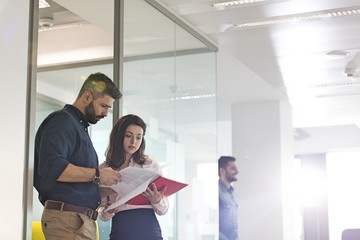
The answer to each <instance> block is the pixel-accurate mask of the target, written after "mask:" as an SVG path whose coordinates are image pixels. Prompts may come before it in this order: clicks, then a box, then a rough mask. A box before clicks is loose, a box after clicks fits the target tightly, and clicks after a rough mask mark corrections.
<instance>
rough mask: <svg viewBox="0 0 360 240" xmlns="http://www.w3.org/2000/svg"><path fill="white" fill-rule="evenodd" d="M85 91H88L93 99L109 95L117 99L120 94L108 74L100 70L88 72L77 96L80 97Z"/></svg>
mask: <svg viewBox="0 0 360 240" xmlns="http://www.w3.org/2000/svg"><path fill="white" fill-rule="evenodd" d="M85 91H90V92H91V93H92V95H93V97H94V99H98V98H100V97H103V96H104V95H109V96H110V97H112V98H113V99H114V100H118V99H120V98H121V96H122V94H121V92H120V91H119V89H118V88H117V87H116V86H115V84H114V82H113V81H112V80H111V79H110V78H109V77H108V76H106V75H105V74H103V73H100V72H97V73H93V74H90V76H89V77H88V78H87V79H86V80H85V82H84V84H83V85H82V87H81V89H80V92H79V95H78V97H77V98H80V97H81V96H82V95H83V94H84V92H85Z"/></svg>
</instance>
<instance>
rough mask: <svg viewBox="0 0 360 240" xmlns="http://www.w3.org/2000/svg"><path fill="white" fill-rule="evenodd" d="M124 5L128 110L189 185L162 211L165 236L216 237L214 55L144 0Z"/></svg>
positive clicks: (168, 171)
mask: <svg viewBox="0 0 360 240" xmlns="http://www.w3.org/2000/svg"><path fill="white" fill-rule="evenodd" d="M124 7H125V26H124V37H125V42H124V44H125V61H124V77H123V80H124V82H123V91H124V99H123V113H124V114H128V113H133V114H137V115H139V116H141V117H142V118H143V119H144V120H145V122H146V123H147V125H148V132H147V134H146V136H145V139H146V141H147V142H146V153H147V154H148V155H149V156H151V157H153V158H154V159H156V160H158V161H159V162H160V164H168V165H167V166H166V167H165V168H164V169H165V171H164V175H165V176H166V177H169V178H172V179H175V180H178V181H183V182H186V183H188V184H189V186H188V187H187V188H185V189H183V190H181V191H180V192H179V193H177V194H175V195H173V196H171V197H169V202H170V209H169V212H168V213H167V214H165V215H164V216H158V220H159V222H160V224H161V228H162V232H163V237H164V239H217V234H218V233H217V231H218V230H217V229H218V219H217V199H218V195H217V178H218V176H217V165H216V160H217V153H216V101H215V99H216V98H215V90H216V88H215V82H216V72H215V69H216V68H215V67H216V65H215V58H216V54H215V53H214V52H210V51H209V50H208V48H207V47H206V46H205V45H204V44H203V43H202V42H200V41H199V40H198V39H196V38H194V37H193V36H192V35H191V34H189V32H187V31H186V30H185V29H183V28H181V27H179V26H178V25H177V24H176V23H175V22H174V21H172V20H170V19H169V18H167V17H166V16H165V15H163V14H161V13H160V12H159V11H158V10H156V9H155V8H153V7H151V6H150V5H148V4H147V3H146V2H145V1H141V0H128V1H125V6H124ZM140 15H141V16H147V17H148V18H146V21H138V19H139V16H140ZM134 29H135V30H134ZM204 203H205V204H204Z"/></svg>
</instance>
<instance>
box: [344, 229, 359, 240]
mask: <svg viewBox="0 0 360 240" xmlns="http://www.w3.org/2000/svg"><path fill="white" fill-rule="evenodd" d="M359 239H360V229H359V228H352V229H345V230H344V231H343V232H342V234H341V240H359Z"/></svg>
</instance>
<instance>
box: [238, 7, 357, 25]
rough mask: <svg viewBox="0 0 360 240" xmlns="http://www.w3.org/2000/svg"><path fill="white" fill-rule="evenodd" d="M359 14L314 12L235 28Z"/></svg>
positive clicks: (355, 11) (350, 11)
mask: <svg viewBox="0 0 360 240" xmlns="http://www.w3.org/2000/svg"><path fill="white" fill-rule="evenodd" d="M357 14H360V9H350V10H339V11H328V12H323V11H321V12H314V13H313V14H311V15H302V14H301V15H300V14H296V15H290V16H285V17H276V18H271V19H269V20H264V21H255V22H246V23H238V24H234V25H233V28H249V27H258V26H265V25H272V24H278V23H292V22H301V21H307V20H317V19H325V18H332V17H343V16H350V15H357Z"/></svg>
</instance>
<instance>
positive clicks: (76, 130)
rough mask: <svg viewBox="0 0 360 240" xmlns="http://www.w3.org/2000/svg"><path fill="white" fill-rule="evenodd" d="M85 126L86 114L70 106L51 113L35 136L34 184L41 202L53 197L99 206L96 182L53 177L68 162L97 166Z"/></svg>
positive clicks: (93, 206)
mask: <svg viewBox="0 0 360 240" xmlns="http://www.w3.org/2000/svg"><path fill="white" fill-rule="evenodd" d="M88 126H89V123H88V122H87V121H86V119H85V116H84V115H83V114H82V113H81V112H80V111H79V110H78V109H77V108H76V107H74V106H72V105H65V107H64V108H63V109H61V110H59V111H56V112H53V113H51V114H50V115H49V116H48V117H47V118H46V119H45V120H44V121H43V122H42V124H41V125H40V127H39V129H38V131H37V133H36V137H35V157H34V161H35V163H34V168H35V169H34V187H35V188H36V189H37V191H38V192H39V200H40V202H41V203H42V204H43V205H44V203H45V201H46V200H56V201H62V202H66V203H71V204H74V205H79V206H84V207H88V208H91V209H94V210H95V209H96V208H97V207H98V205H99V203H100V192H99V186H98V185H97V184H94V183H93V182H92V181H89V182H82V183H66V182H58V181H57V180H56V179H58V177H59V176H60V175H61V173H62V172H63V171H64V169H65V168H66V167H67V165H68V164H69V163H72V164H74V165H76V166H81V167H88V168H97V167H98V164H99V162H98V157H97V154H96V151H95V149H94V147H93V144H92V142H91V139H90V137H89V134H88V131H87V129H88Z"/></svg>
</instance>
